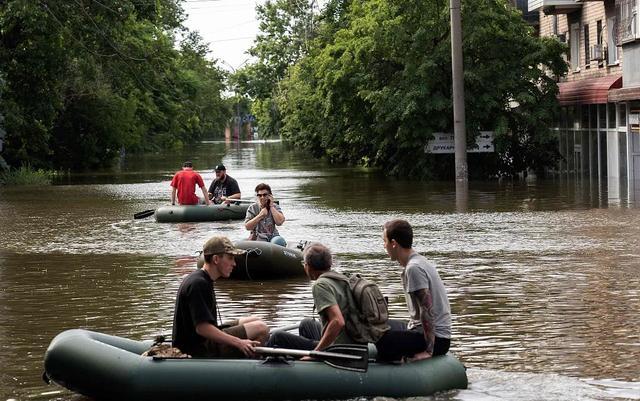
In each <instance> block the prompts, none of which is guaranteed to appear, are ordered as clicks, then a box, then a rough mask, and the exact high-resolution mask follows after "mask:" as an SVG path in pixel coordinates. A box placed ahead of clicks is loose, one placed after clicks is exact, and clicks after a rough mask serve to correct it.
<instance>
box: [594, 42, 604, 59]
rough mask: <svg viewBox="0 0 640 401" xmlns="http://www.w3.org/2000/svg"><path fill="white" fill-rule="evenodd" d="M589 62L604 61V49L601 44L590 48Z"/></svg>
mask: <svg viewBox="0 0 640 401" xmlns="http://www.w3.org/2000/svg"><path fill="white" fill-rule="evenodd" d="M591 60H597V61H602V60H604V49H603V47H602V45H601V44H600V45H593V46H591Z"/></svg>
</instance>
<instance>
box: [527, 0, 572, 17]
mask: <svg viewBox="0 0 640 401" xmlns="http://www.w3.org/2000/svg"><path fill="white" fill-rule="evenodd" d="M581 8H582V1H581V0H529V11H537V10H539V9H542V11H544V13H545V14H547V15H551V14H569V13H572V12H574V11H578V10H580V9H581Z"/></svg>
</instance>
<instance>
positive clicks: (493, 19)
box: [234, 0, 566, 178]
mask: <svg viewBox="0 0 640 401" xmlns="http://www.w3.org/2000/svg"><path fill="white" fill-rule="evenodd" d="M315 4H316V2H315V1H308V0H272V1H267V2H266V3H265V4H264V5H263V6H261V7H259V8H258V11H259V13H258V15H259V17H260V20H261V29H262V31H263V32H264V33H263V34H262V35H260V36H259V37H258V39H257V40H256V42H255V45H254V47H253V48H252V49H251V53H252V54H253V55H254V56H256V58H257V62H256V63H255V64H252V65H248V66H246V67H245V68H243V69H242V70H241V71H239V72H238V73H237V74H236V76H235V77H234V79H235V80H236V84H237V85H238V86H240V87H243V88H244V92H245V93H247V94H248V96H249V97H251V99H252V100H253V106H252V107H253V113H254V114H255V115H256V116H257V119H258V123H259V125H260V130H261V133H263V134H269V135H280V136H282V137H283V138H284V139H286V140H287V141H290V142H291V143H293V144H295V145H296V146H298V147H301V148H303V149H306V150H307V151H308V152H310V153H311V154H313V155H314V156H317V157H321V156H324V157H327V158H329V159H330V160H332V161H337V162H348V163H351V164H355V165H364V166H374V167H380V168H382V169H384V170H385V171H386V172H387V173H388V174H392V175H402V176H411V177H419V178H448V177H451V176H452V175H453V171H454V168H453V157H452V155H430V154H425V152H424V145H425V144H426V143H427V141H428V139H430V138H431V137H432V134H433V133H436V132H453V128H452V127H453V110H452V108H453V106H452V100H451V99H452V84H451V44H450V30H449V19H450V16H449V10H448V7H449V2H448V1H439V0H436V1H420V2H415V1H409V0H329V1H327V2H326V3H325V6H324V8H323V9H322V10H320V11H317V10H315V9H314V5H315ZM462 19H463V38H464V39H463V53H464V72H465V75H464V77H465V83H464V85H465V100H466V105H465V107H466V127H467V139H468V146H469V147H471V146H474V143H475V137H476V136H477V135H478V134H479V132H480V131H481V130H483V131H485V130H486V131H494V132H495V135H496V140H495V145H496V153H492V154H470V155H469V170H470V173H471V175H472V176H476V177H491V176H493V177H495V176H505V175H506V176H513V175H516V174H518V173H521V172H523V171H526V170H528V169H533V170H536V171H538V172H541V171H543V170H544V168H545V167H548V166H551V165H553V163H555V161H556V158H557V157H558V152H557V144H556V140H555V138H554V137H553V136H552V135H551V131H550V130H549V127H550V124H551V122H552V121H553V118H554V115H555V113H557V110H558V108H557V107H558V106H557V101H556V94H557V90H558V89H557V85H556V81H555V78H554V77H558V76H561V75H563V74H564V73H565V72H566V63H565V61H564V60H563V58H562V54H563V52H564V51H565V50H566V49H565V45H563V44H561V43H559V42H558V41H557V40H554V39H550V38H538V37H536V36H534V32H533V28H532V27H530V26H528V25H527V24H526V22H525V21H524V20H523V19H522V16H521V14H520V12H519V11H518V10H517V9H516V8H514V7H513V6H512V5H511V4H510V2H507V1H504V0H469V1H464V2H463V8H462Z"/></svg>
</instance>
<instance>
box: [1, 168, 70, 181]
mask: <svg viewBox="0 0 640 401" xmlns="http://www.w3.org/2000/svg"><path fill="white" fill-rule="evenodd" d="M57 175H58V173H57V172H55V171H51V170H42V169H37V170H36V169H33V168H32V167H31V166H28V165H27V166H22V167H20V168H18V169H9V170H8V171H6V172H3V173H0V184H2V185H11V186H22V185H38V186H41V185H50V184H51V180H52V179H53V178H55V177H56V176H57Z"/></svg>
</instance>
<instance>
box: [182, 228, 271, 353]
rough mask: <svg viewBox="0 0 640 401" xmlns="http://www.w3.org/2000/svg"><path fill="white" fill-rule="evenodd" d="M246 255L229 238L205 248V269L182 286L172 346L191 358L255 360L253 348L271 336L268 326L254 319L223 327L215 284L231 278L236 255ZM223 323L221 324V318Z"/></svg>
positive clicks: (217, 239)
mask: <svg viewBox="0 0 640 401" xmlns="http://www.w3.org/2000/svg"><path fill="white" fill-rule="evenodd" d="M243 253H244V251H243V250H241V249H237V248H235V247H234V246H233V244H232V243H231V241H230V240H229V239H228V238H226V237H213V238H211V239H209V240H208V241H207V242H206V243H205V244H204V248H203V254H204V266H203V267H202V269H198V270H196V271H194V272H193V273H191V274H189V275H188V276H187V277H186V278H185V279H184V280H183V281H182V284H181V285H180V288H179V289H178V295H177V297H176V308H175V313H174V317H173V337H172V338H173V346H174V347H176V348H179V349H180V350H181V351H182V352H184V353H187V354H189V355H191V356H192V357H201V358H202V357H204V358H242V357H252V356H254V355H255V354H254V347H255V346H258V345H260V344H264V342H265V341H266V339H267V337H268V336H269V328H268V327H267V325H266V324H265V323H264V322H263V321H262V320H260V319H259V318H257V317H255V316H249V317H244V318H240V319H238V320H235V321H232V322H230V324H224V325H223V324H222V318H221V317H220V316H221V315H220V311H219V309H218V306H217V302H216V296H215V290H214V282H215V281H216V280H217V279H218V278H220V277H224V278H228V277H229V275H230V274H231V271H232V270H233V268H234V267H235V265H236V262H235V258H234V256H235V255H241V254H243ZM219 317H220V319H219V320H218V318H219Z"/></svg>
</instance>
